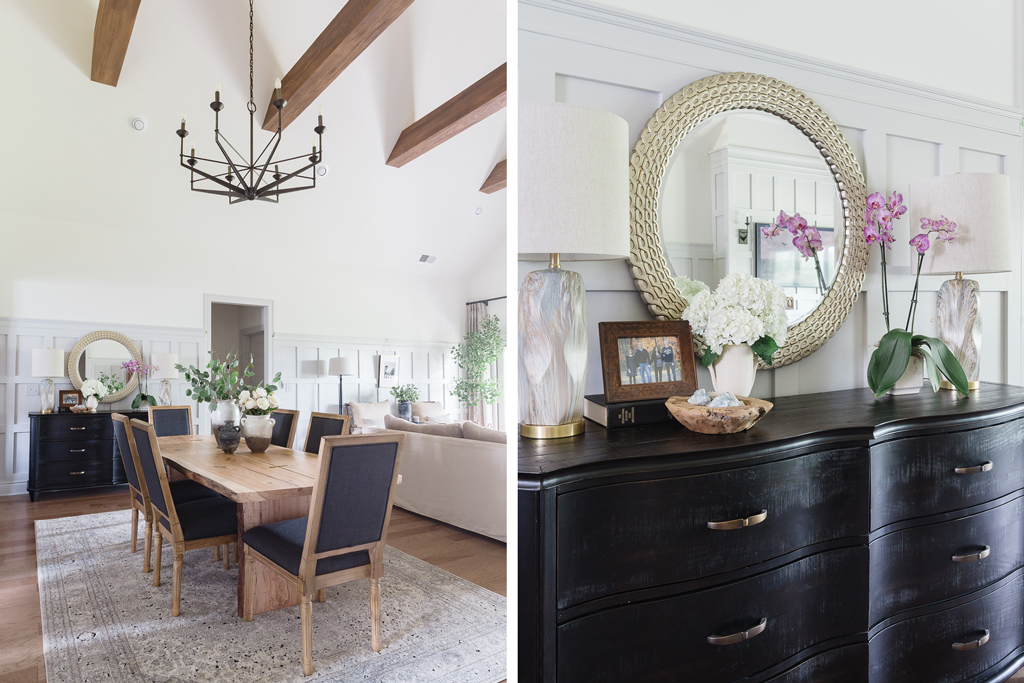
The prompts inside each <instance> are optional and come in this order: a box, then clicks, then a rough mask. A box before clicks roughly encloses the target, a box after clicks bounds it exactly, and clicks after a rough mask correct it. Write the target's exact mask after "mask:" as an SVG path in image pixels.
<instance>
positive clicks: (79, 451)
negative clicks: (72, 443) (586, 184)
mask: <svg viewBox="0 0 1024 683" xmlns="http://www.w3.org/2000/svg"><path fill="white" fill-rule="evenodd" d="M71 452H72V453H85V449H84V448H72V449H71Z"/></svg>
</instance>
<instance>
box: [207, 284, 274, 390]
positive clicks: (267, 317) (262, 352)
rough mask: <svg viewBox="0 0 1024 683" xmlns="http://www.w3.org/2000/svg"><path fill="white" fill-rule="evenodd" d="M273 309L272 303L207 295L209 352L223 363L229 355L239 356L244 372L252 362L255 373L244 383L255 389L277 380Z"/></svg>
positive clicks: (240, 368) (239, 362)
mask: <svg viewBox="0 0 1024 683" xmlns="http://www.w3.org/2000/svg"><path fill="white" fill-rule="evenodd" d="M272 307H273V303H272V302H269V301H267V302H263V301H256V300H251V299H240V298H230V297H211V296H207V306H206V314H207V326H206V329H207V338H208V340H209V344H210V348H209V350H210V351H212V352H213V354H214V355H215V356H216V357H217V358H218V359H219V360H221V361H223V360H224V359H225V358H227V356H228V354H229V353H233V354H235V355H237V356H238V366H239V371H240V372H241V371H242V370H243V369H244V368H245V367H246V366H247V365H248V364H249V362H250V359H251V361H252V365H253V372H254V373H255V374H254V375H253V376H252V377H248V378H246V379H245V380H244V381H245V383H246V384H250V385H254V386H255V385H258V384H259V383H260V382H263V381H265V380H266V379H268V378H270V377H273V371H272V367H273V361H272V358H271V356H272V347H271V339H272V337H273V330H272V329H271V328H272V325H273V312H272V311H273V308H272Z"/></svg>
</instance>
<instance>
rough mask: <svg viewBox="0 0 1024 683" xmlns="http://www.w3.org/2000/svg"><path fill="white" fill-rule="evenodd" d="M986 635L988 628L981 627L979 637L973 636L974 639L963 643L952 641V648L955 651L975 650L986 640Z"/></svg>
mask: <svg viewBox="0 0 1024 683" xmlns="http://www.w3.org/2000/svg"><path fill="white" fill-rule="evenodd" d="M988 636H989V633H988V629H987V628H986V629H982V635H981V637H979V638H975V639H974V640H968V641H966V642H963V643H953V649H954V650H956V651H957V652H966V651H967V650H976V649H977V648H979V647H981V646H982V645H984V644H985V643H987V642H988Z"/></svg>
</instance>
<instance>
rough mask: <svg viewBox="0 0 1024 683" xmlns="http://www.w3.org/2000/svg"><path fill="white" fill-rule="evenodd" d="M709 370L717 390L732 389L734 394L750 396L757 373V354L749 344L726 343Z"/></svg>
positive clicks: (720, 391)
mask: <svg viewBox="0 0 1024 683" xmlns="http://www.w3.org/2000/svg"><path fill="white" fill-rule="evenodd" d="M708 370H710V371H711V382H712V383H713V384H714V386H715V391H716V392H718V393H720V394H721V393H724V392H726V391H731V392H732V395H733V396H750V391H751V390H752V389H753V388H754V376H755V374H756V373H757V356H756V355H754V352H753V350H751V348H750V347H749V346H748V345H747V344H726V345H725V346H723V347H722V353H721V354H720V355H719V356H718V359H717V360H715V362H714V363H712V364H711V365H710V366H708Z"/></svg>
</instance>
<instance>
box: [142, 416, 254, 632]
mask: <svg viewBox="0 0 1024 683" xmlns="http://www.w3.org/2000/svg"><path fill="white" fill-rule="evenodd" d="M131 427H132V434H133V436H134V437H135V450H136V452H137V453H138V454H139V463H140V465H141V467H142V473H143V477H144V478H145V480H146V483H147V484H149V483H150V482H153V485H152V486H147V488H148V489H149V502H150V509H151V510H152V511H153V533H154V536H155V538H154V544H153V545H154V558H153V585H154V586H159V585H160V554H161V549H162V548H163V539H164V538H166V539H167V540H168V541H170V543H171V548H172V550H173V552H174V571H173V581H172V586H173V589H172V594H171V616H172V617H176V616H178V613H179V611H180V606H181V570H182V565H183V564H184V561H185V557H184V556H185V551H187V550H193V549H196V548H211V547H215V546H218V545H226V544H228V543H237V542H238V518H237V515H236V506H235V503H234V502H233V501H231V500H229V499H227V498H224V497H222V496H218V497H216V498H204V499H202V500H194V501H191V502H188V503H182V504H180V505H179V504H178V503H177V502H176V501H175V500H174V496H173V495H172V494H171V487H170V484H169V483H168V482H167V472H166V471H165V470H164V459H163V457H162V456H161V455H160V444H159V443H158V442H157V436H156V429H155V428H154V427H153V425H151V424H149V423H148V422H143V421H142V420H132V421H131ZM227 563H228V554H227V553H225V554H224V564H225V566H227Z"/></svg>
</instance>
